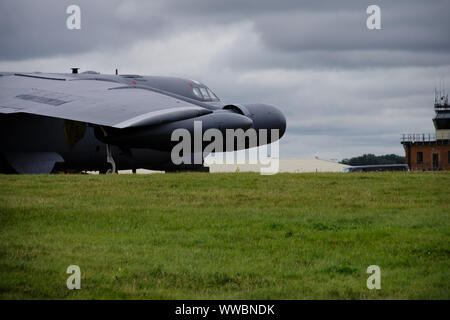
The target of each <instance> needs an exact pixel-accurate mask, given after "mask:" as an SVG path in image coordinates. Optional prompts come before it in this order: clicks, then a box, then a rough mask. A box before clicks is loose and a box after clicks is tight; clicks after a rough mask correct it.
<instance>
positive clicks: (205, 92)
mask: <svg viewBox="0 0 450 320" xmlns="http://www.w3.org/2000/svg"><path fill="white" fill-rule="evenodd" d="M200 91H201V92H202V95H203V99H205V100H211V97H210V96H209V94H208V91H207V90H206V88H200Z"/></svg>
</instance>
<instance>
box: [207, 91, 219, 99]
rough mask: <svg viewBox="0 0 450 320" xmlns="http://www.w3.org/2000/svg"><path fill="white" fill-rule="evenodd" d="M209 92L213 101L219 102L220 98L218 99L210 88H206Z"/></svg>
mask: <svg viewBox="0 0 450 320" xmlns="http://www.w3.org/2000/svg"><path fill="white" fill-rule="evenodd" d="M206 89H207V90H208V93H209V96H210V97H211V99H213V100H219V98H217V96H216V95H215V94H214V92H212V91H211V90H209V88H206Z"/></svg>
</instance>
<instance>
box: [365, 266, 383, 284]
mask: <svg viewBox="0 0 450 320" xmlns="http://www.w3.org/2000/svg"><path fill="white" fill-rule="evenodd" d="M366 272H367V273H368V274H371V275H370V276H369V277H368V278H367V282H366V285H367V289H369V290H373V289H377V290H380V289H381V269H380V267H379V266H377V265H371V266H368V267H367V271H366Z"/></svg>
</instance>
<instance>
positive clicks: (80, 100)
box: [0, 68, 286, 173]
mask: <svg viewBox="0 0 450 320" xmlns="http://www.w3.org/2000/svg"><path fill="white" fill-rule="evenodd" d="M196 121H201V124H202V127H201V130H202V132H205V131H206V130H208V129H211V128H214V129H218V130H220V132H224V133H225V131H226V130H227V129H234V130H237V129H242V130H248V129H250V128H253V129H255V130H260V129H266V130H268V131H270V130H273V129H277V130H278V131H279V135H278V136H277V137H276V138H275V139H279V138H281V137H282V136H283V134H284V132H285V130H286V119H285V117H284V115H283V113H282V112H281V111H280V110H279V109H278V108H277V107H274V106H271V105H267V104H233V103H231V104H230V103H224V102H222V101H221V100H220V99H219V98H218V97H217V96H216V94H214V92H213V91H212V90H211V89H209V88H208V87H207V86H206V85H204V84H202V83H200V82H198V81H194V80H189V79H182V78H175V77H163V76H140V75H133V74H117V72H116V74H100V73H98V72H94V71H86V72H82V73H79V72H78V68H72V73H40V72H32V73H20V72H0V172H2V173H51V172H82V171H99V172H101V173H106V172H116V171H117V170H133V171H134V172H135V170H136V169H139V168H144V169H150V170H163V171H178V170H179V171H183V170H196V169H198V170H202V168H204V167H203V165H202V164H200V165H198V164H189V163H188V164H186V163H181V164H174V163H173V161H172V159H171V150H172V148H173V147H174V144H175V142H174V141H172V139H171V135H172V133H173V131H174V130H176V129H179V128H184V129H186V130H188V131H189V132H191V133H192V134H194V127H195V122H196ZM273 141H274V140H273V139H272V140H271V139H270V138H269V139H266V140H264V139H259V137H258V142H257V145H262V144H267V143H271V142H273ZM248 147H249V146H248V145H247V144H246V145H245V146H244V147H243V148H248ZM234 150H237V149H234ZM225 151H229V150H228V149H227V150H225ZM204 156H205V154H202V157H204Z"/></svg>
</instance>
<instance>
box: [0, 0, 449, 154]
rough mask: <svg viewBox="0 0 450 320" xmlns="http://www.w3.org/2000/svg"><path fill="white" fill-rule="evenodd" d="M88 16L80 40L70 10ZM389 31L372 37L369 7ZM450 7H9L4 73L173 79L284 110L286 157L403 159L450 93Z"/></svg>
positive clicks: (163, 3) (259, 0)
mask: <svg viewBox="0 0 450 320" xmlns="http://www.w3.org/2000/svg"><path fill="white" fill-rule="evenodd" d="M71 4H76V5H79V6H80V8H81V30H68V29H67V28H66V19H67V17H68V16H69V15H68V14H66V8H67V7H68V6H69V5H71ZM371 4H376V5H379V6H380V8H381V27H382V29H381V30H368V29H367V27H366V19H367V17H368V14H367V13H366V9H367V7H368V5H371ZM449 12H450V1H448V0H434V1H419V0H418V1H413V0H408V1H406V0H404V1H401V0H395V1H394V0H390V1H384V0H372V1H364V0H354V1H346V0H339V1H337V0H329V1H318V0H315V1H299V0H286V1H283V0H279V1H275V0H269V1H267V0H253V1H245V0H223V1H219V0H192V1H189V0H178V1H175V0H146V1H136V0H122V1H119V0H101V1H93V0H89V1H76V0H70V1H65V0H53V1H47V0H44V1H43V0H40V1H23V0H1V2H0V41H1V43H0V70H1V71H23V72H26V71H42V72H69V71H70V67H80V68H81V71H86V70H96V71H99V72H101V73H113V72H114V69H115V68H118V69H119V72H121V73H137V74H144V75H173V76H181V77H186V78H191V79H196V80H199V81H202V82H204V83H205V84H207V85H208V86H209V87H210V88H212V89H213V91H215V92H216V94H217V95H218V96H219V97H220V98H221V99H222V100H226V101H228V102H235V103H249V102H263V103H270V104H274V105H276V106H278V107H279V108H280V109H281V110H282V111H283V112H284V113H285V115H286V117H287V121H288V128H287V132H286V135H285V137H283V139H282V141H281V143H280V145H281V150H280V156H281V157H284V158H286V157H300V158H311V157H314V156H318V157H320V158H323V159H338V160H340V159H342V158H346V157H351V156H356V155H360V154H363V153H375V154H386V153H396V154H399V155H403V154H404V152H403V148H402V146H401V144H400V136H401V134H402V133H409V132H417V133H422V132H426V133H428V132H433V131H434V128H433V124H432V121H431V118H432V117H433V114H434V113H433V99H434V94H433V90H434V87H436V86H438V85H439V80H441V79H445V80H446V84H447V89H448V91H450V88H449V87H450V77H449V75H450V35H449V30H450V18H449Z"/></svg>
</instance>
